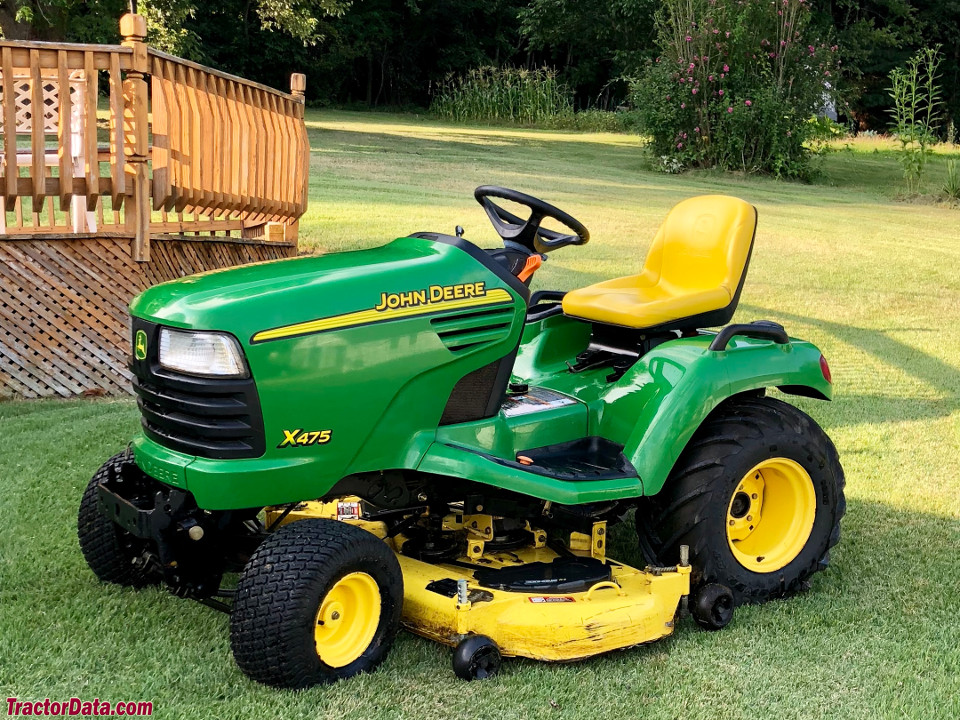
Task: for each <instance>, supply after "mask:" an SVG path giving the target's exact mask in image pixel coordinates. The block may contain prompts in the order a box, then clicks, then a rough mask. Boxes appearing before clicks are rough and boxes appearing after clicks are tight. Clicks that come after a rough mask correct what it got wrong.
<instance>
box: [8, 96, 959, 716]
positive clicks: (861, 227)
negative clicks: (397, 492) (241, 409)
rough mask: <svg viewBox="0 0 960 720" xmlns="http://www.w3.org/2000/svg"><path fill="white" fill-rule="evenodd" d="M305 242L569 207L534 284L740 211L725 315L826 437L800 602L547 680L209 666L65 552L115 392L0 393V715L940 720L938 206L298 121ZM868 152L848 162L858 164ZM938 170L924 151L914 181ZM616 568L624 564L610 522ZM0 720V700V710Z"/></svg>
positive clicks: (942, 391) (941, 292)
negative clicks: (799, 381)
mask: <svg viewBox="0 0 960 720" xmlns="http://www.w3.org/2000/svg"><path fill="white" fill-rule="evenodd" d="M308 125H309V130H310V140H311V145H312V148H313V152H312V168H311V169H312V178H311V186H310V210H309V212H308V214H307V215H306V217H305V218H304V220H303V222H302V236H303V246H304V247H305V248H308V249H309V248H319V249H323V250H327V251H338V250H347V249H354V248H358V247H365V246H371V245H376V244H380V243H383V242H385V241H388V240H390V239H392V238H393V237H395V236H398V235H402V234H405V233H409V232H412V231H416V230H441V231H446V232H452V230H453V228H454V226H455V225H456V224H461V225H463V226H464V227H465V228H466V231H467V233H466V234H467V237H468V238H471V239H473V240H475V241H477V242H478V243H480V244H482V245H483V244H490V245H492V244H493V243H494V240H495V235H494V233H493V231H492V229H490V227H489V225H488V223H487V221H486V219H485V218H484V215H483V213H482V211H481V210H480V208H479V206H477V205H476V203H475V202H474V201H473V199H472V191H473V188H474V187H475V186H477V185H479V184H482V183H493V184H500V185H506V186H510V187H516V188H518V189H522V190H526V191H528V192H530V193H533V194H535V195H538V196H542V197H544V198H545V199H547V200H548V201H550V202H553V203H555V204H557V205H559V206H560V207H562V208H564V209H565V210H568V211H569V212H571V213H572V214H573V215H574V216H576V217H577V218H579V219H580V220H582V221H583V222H584V223H585V224H586V225H587V226H588V227H589V228H590V229H591V232H592V240H591V242H590V244H589V245H587V246H585V247H581V248H567V249H564V250H561V251H559V252H557V253H555V254H554V255H552V256H551V257H550V261H549V262H548V263H547V265H546V266H545V267H544V268H543V270H541V271H540V273H539V274H538V279H537V286H538V287H541V288H543V287H560V288H572V287H575V286H579V285H583V284H587V283H591V282H595V281H597V280H600V279H605V278H610V277H612V276H616V275H622V274H626V273H628V272H633V271H635V270H636V269H637V268H638V267H639V265H640V263H641V262H642V258H643V256H644V253H645V251H646V249H647V247H648V245H649V242H650V240H651V238H652V237H653V234H654V232H655V230H656V227H657V225H658V223H659V222H660V221H661V219H662V218H663V216H664V215H665V213H666V212H667V210H668V209H669V208H670V206H671V205H673V204H674V203H676V202H677V201H679V200H681V199H683V198H686V197H689V196H691V195H695V194H701V193H714V192H722V193H730V194H735V195H739V196H741V197H743V198H746V199H747V200H749V201H750V202H752V203H754V204H755V205H756V206H757V207H758V208H759V211H760V226H759V231H758V234H757V241H756V248H755V251H754V257H753V261H752V264H751V267H750V275H749V277H748V279H747V282H746V286H745V289H744V292H743V298H742V302H741V305H740V310H739V312H738V315H737V319H738V320H740V321H749V320H754V319H771V320H776V321H778V322H782V323H783V324H785V325H786V327H787V329H788V330H789V331H790V332H791V333H792V334H794V335H797V336H800V337H804V338H808V339H810V340H812V341H814V342H817V343H818V344H819V345H820V346H821V347H822V348H823V350H824V353H825V354H826V356H827V357H828V358H829V359H830V362H831V366H832V368H833V376H834V380H835V383H836V394H837V399H836V401H835V402H833V403H818V402H815V401H802V402H800V403H799V404H800V405H801V406H802V407H803V409H805V410H807V411H808V412H810V413H811V414H812V415H813V416H814V417H815V418H816V419H817V420H818V421H819V422H820V423H821V424H823V426H824V427H825V428H826V430H827V432H828V433H829V434H830V435H831V436H832V437H833V439H834V441H835V442H836V444H837V446H838V448H839V450H840V455H841V459H842V461H843V464H844V467H845V469H846V473H847V496H848V499H849V510H848V513H847V517H846V519H845V520H844V523H843V537H842V540H841V544H840V545H839V547H838V548H836V550H835V551H834V553H833V562H832V565H831V567H830V569H829V570H828V571H827V572H826V573H823V574H820V575H818V576H817V577H816V578H815V579H814V581H813V584H812V589H811V591H810V592H809V593H807V594H805V595H802V596H799V597H795V598H793V599H790V600H787V601H779V602H774V603H771V604H768V605H766V606H762V607H749V608H742V609H740V610H738V611H737V615H736V618H735V620H734V622H733V624H732V625H731V626H730V627H729V628H727V629H726V630H724V631H723V632H720V633H712V634H711V633H706V632H703V631H699V630H697V629H696V628H695V627H694V626H693V623H692V621H690V620H689V619H687V620H685V621H683V622H682V623H681V624H680V626H679V627H678V629H677V632H676V634H675V636H674V637H672V638H670V639H667V640H665V641H662V642H659V643H656V644H653V645H650V646H647V647H643V648H639V649H635V650H630V651H627V652H619V653H614V654H612V655H608V656H605V657H600V658H596V659H594V660H590V661H587V662H580V663H575V664H571V665H544V664H538V663H534V662H527V661H510V662H508V663H507V664H506V665H505V668H504V672H503V673H502V674H501V675H500V677H498V678H497V679H495V680H493V681H490V682H484V683H472V684H467V683H462V682H459V681H456V680H455V679H454V677H453V674H452V672H451V670H450V664H449V663H450V651H449V650H448V649H446V648H443V647H440V646H438V645H435V644H432V643H430V642H428V641H426V640H422V639H419V638H416V637H413V636H411V635H409V634H402V635H401V636H400V638H399V640H398V642H397V645H396V647H395V649H394V651H393V653H392V654H391V655H390V657H389V658H388V660H387V662H386V663H385V665H384V666H383V667H382V668H381V669H380V670H379V671H378V672H376V673H375V674H373V675H369V676H365V677H360V678H357V679H354V680H350V681H348V682H343V683H340V684H338V685H335V686H332V687H323V688H316V689H312V690H309V691H306V692H302V693H297V694H293V693H287V692H277V691H273V690H269V689H267V688H263V687H260V686H257V685H255V684H254V683H252V682H250V681H248V680H247V679H246V678H245V677H244V676H243V675H241V673H240V672H239V671H238V670H237V668H236V667H235V665H234V663H233V660H232V657H231V655H230V650H229V644H228V628H227V624H228V623H227V617H226V616H225V615H222V614H219V613H216V612H214V611H212V610H209V609H207V608H205V607H203V606H201V605H199V604H197V603H193V602H187V601H183V600H178V599H177V598H174V597H172V596H171V595H168V594H167V593H165V592H163V591H160V590H147V591H142V592H133V591H128V590H122V589H117V588H114V587H105V586H101V585H99V584H98V583H97V582H96V581H95V580H94V578H93V576H92V575H91V574H90V573H89V571H88V570H87V569H86V567H85V566H84V563H83V560H82V558H81V556H80V552H79V548H78V546H77V541H76V536H75V514H76V507H77V503H78V501H79V498H80V493H81V491H82V489H83V487H84V485H85V484H86V482H87V480H88V479H89V477H90V475H91V474H92V473H93V472H94V470H95V469H96V468H97V466H98V465H99V464H100V462H101V461H102V460H103V459H105V458H106V457H107V456H109V455H111V454H112V453H114V452H116V451H117V450H119V449H120V448H122V447H123V446H124V444H125V443H126V441H127V439H128V438H129V437H130V436H131V435H132V434H133V433H134V432H135V430H136V428H137V412H136V409H135V407H134V405H133V403H132V402H131V401H129V400H120V401H117V400H106V401H71V402H31V403H25V402H24V403H18V402H13V403H5V404H0V440H2V442H0V487H2V493H0V517H2V518H3V521H2V523H0V700H2V698H5V697H8V696H14V695H15V696H19V697H21V698H31V699H36V698H41V699H42V698H44V697H48V696H49V697H52V698H54V699H61V698H69V697H71V696H74V695H76V696H80V697H82V698H84V699H91V698H93V697H95V696H96V697H100V698H104V699H110V700H121V699H124V700H127V699H148V700H152V701H153V702H154V704H155V708H156V711H155V715H156V716H157V717H162V718H245V719H246V718H319V717H337V718H344V719H346V718H399V717H403V718H432V717H443V718H571V719H575V720H586V719H588V718H645V719H646V718H650V719H654V718H726V719H730V720H734V719H738V718H744V719H748V718H750V719H754V718H777V720H786V719H788V718H816V719H817V720H820V719H822V718H865V719H866V718H876V717H884V718H887V717H889V718H901V717H916V718H955V717H960V619H958V618H960V616H958V606H960V580H958V578H960V210H957V209H953V208H949V207H946V206H940V205H936V204H931V203H927V204H920V203H902V202H896V201H895V200H894V196H895V195H896V193H897V191H898V189H899V188H898V187H896V185H897V183H898V182H899V168H898V166H897V164H896V161H895V158H894V157H893V155H892V154H891V152H890V150H889V147H888V146H886V145H882V144H878V143H857V144H855V145H854V146H853V149H852V150H850V151H843V152H838V153H835V154H833V155H830V156H829V157H828V158H827V159H826V163H825V167H824V176H823V179H822V181H821V182H820V183H819V184H815V185H797V184H790V183H782V182H775V181H771V180H767V179H753V178H740V177H731V176H726V175H717V174H712V173H694V174H686V175H681V176H666V175H660V174H656V173H653V172H650V171H649V169H648V168H649V160H648V159H647V158H646V156H645V154H644V152H642V149H641V145H642V143H641V141H640V140H639V139H638V138H635V137H632V136H625V135H589V134H584V135H577V134H568V133H560V132H540V131H533V130H508V129H490V128H463V127H455V126H450V125H446V124H442V123H437V122H435V121H429V120H423V119H418V118H415V117H413V116H392V115H373V114H348V113H328V112H322V113H311V114H310V115H309V117H308ZM875 149H876V150H877V152H874V150H875ZM945 160H946V155H938V156H937V157H935V158H934V159H933V161H932V169H931V177H932V180H931V183H930V187H931V188H932V187H933V186H935V185H936V184H937V183H938V182H939V181H940V180H939V178H942V175H943V172H944V165H945ZM614 541H615V545H616V550H617V555H616V556H617V557H619V558H621V559H623V560H625V561H628V562H630V561H632V562H641V560H640V558H639V556H638V553H637V551H636V549H635V545H634V542H633V536H632V530H631V528H630V527H629V525H628V524H623V525H621V526H618V527H617V528H616V529H615V531H614ZM0 712H2V711H0Z"/></svg>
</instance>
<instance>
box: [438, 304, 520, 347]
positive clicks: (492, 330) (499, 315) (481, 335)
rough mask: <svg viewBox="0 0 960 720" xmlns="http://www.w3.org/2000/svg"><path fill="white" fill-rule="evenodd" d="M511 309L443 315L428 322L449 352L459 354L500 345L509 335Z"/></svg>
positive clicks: (511, 319)
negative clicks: (484, 346) (486, 346)
mask: <svg viewBox="0 0 960 720" xmlns="http://www.w3.org/2000/svg"><path fill="white" fill-rule="evenodd" d="M513 315H514V310H513V308H512V307H506V308H498V309H495V310H480V311H474V312H464V313H456V314H454V315H444V316H442V317H437V318H434V319H433V320H431V321H430V324H431V325H432V326H433V329H434V330H436V332H437V336H438V337H439V338H440V341H441V342H442V343H443V344H444V345H445V346H446V347H447V349H448V350H450V351H451V352H463V351H464V350H469V349H476V348H478V347H479V346H483V345H492V344H494V343H497V342H500V341H501V340H503V339H504V338H505V337H507V336H508V335H509V334H510V328H511V326H512V325H513Z"/></svg>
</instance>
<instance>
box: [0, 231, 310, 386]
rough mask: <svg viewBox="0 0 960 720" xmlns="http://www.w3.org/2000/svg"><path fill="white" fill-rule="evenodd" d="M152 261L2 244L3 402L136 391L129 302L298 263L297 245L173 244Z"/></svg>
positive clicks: (97, 247) (68, 242) (71, 246)
mask: <svg viewBox="0 0 960 720" xmlns="http://www.w3.org/2000/svg"><path fill="white" fill-rule="evenodd" d="M152 252H153V257H152V261H151V262H149V263H138V262H135V261H134V260H133V257H132V254H131V249H130V243H129V242H122V241H117V240H116V239H110V238H86V239H59V240H52V241H51V240H43V239H25V240H6V241H0V397H13V396H17V397H27V398H34V397H47V396H61V397H69V396H72V395H81V394H111V395H112V394H121V393H125V392H129V387H130V383H129V373H128V372H127V363H128V360H129V358H128V355H129V352H130V349H129V345H130V339H129V329H128V328H129V317H128V313H127V304H128V303H129V301H130V299H131V298H132V297H133V296H134V295H135V294H136V293H138V292H140V291H141V290H143V289H144V288H146V287H149V286H150V285H154V284H156V283H159V282H163V281H166V280H172V279H174V278H177V277H181V276H183V275H188V274H191V273H196V272H201V271H204V270H211V269H215V268H224V267H230V266H232V265H240V264H244V263H249V262H257V261H262V260H273V259H278V258H283V257H289V256H291V255H293V254H295V253H296V246H295V245H294V244H292V243H284V244H280V243H265V242H259V241H243V240H235V239H230V238H222V239H215V238H209V237H207V238H203V239H202V240H201V239H199V238H197V239H193V238H165V239H157V240H155V241H154V245H153V251H152Z"/></svg>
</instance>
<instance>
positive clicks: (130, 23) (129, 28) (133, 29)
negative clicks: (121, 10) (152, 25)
mask: <svg viewBox="0 0 960 720" xmlns="http://www.w3.org/2000/svg"><path fill="white" fill-rule="evenodd" d="M120 34H121V35H122V36H123V37H124V38H127V39H130V40H142V39H143V38H145V37H146V36H147V21H146V19H144V17H143V15H134V14H133V13H127V14H126V15H124V16H123V17H122V18H120Z"/></svg>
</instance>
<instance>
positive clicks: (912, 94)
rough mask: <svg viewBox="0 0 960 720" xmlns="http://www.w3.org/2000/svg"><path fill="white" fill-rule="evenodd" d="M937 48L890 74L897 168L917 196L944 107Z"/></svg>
mask: <svg viewBox="0 0 960 720" xmlns="http://www.w3.org/2000/svg"><path fill="white" fill-rule="evenodd" d="M939 66H940V46H939V45H937V46H936V47H933V48H926V49H924V50H921V51H919V52H918V53H917V54H916V55H914V56H913V57H912V58H910V59H909V60H908V61H907V64H906V67H902V68H896V69H895V70H893V71H892V72H891V73H890V97H891V98H893V108H892V109H891V110H890V114H891V115H892V116H893V132H894V135H895V136H896V138H897V142H899V143H900V147H899V148H898V150H899V157H900V165H901V166H902V167H903V178H904V180H906V182H907V192H908V193H910V194H916V193H918V192H919V191H920V184H921V183H922V182H923V173H924V171H925V170H926V166H927V158H928V157H929V156H930V155H931V154H932V152H933V149H932V145H934V144H935V143H936V141H937V138H936V131H937V124H938V123H939V121H940V110H941V107H942V104H943V100H942V99H941V93H940V86H939V85H938V84H937V70H938V68H939Z"/></svg>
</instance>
